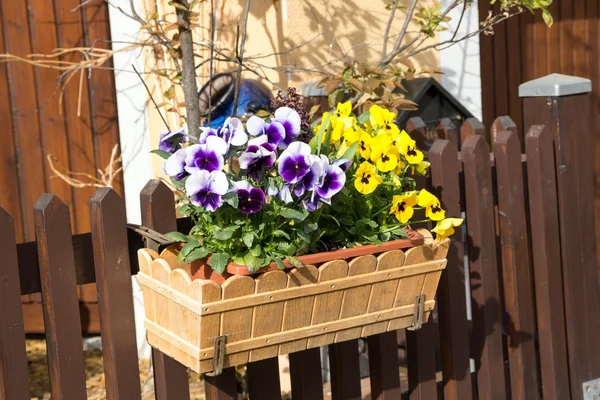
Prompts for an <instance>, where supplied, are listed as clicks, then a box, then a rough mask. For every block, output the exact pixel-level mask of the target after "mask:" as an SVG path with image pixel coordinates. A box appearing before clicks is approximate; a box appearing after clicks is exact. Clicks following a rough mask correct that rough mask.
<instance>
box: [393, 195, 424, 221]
mask: <svg viewBox="0 0 600 400" xmlns="http://www.w3.org/2000/svg"><path fill="white" fill-rule="evenodd" d="M417 201H418V197H417V193H416V192H408V193H405V194H401V195H397V196H394V197H393V198H392V208H390V214H394V215H395V216H396V218H397V219H398V221H400V222H401V223H403V224H406V223H407V222H408V221H409V220H410V219H411V218H412V216H413V214H414V213H415V211H414V209H413V207H414V206H416V205H417Z"/></svg>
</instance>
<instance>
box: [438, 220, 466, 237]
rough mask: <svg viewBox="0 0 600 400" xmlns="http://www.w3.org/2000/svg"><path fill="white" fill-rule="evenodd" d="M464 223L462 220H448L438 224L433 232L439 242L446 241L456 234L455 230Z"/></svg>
mask: <svg viewBox="0 0 600 400" xmlns="http://www.w3.org/2000/svg"><path fill="white" fill-rule="evenodd" d="M462 223H463V219H462V218H446V219H443V220H441V221H440V222H438V223H437V225H436V226H435V228H433V229H432V230H431V231H432V232H434V233H435V234H436V239H437V240H444V239H445V238H447V237H449V236H451V235H452V234H454V228H456V227H459V226H460V225H461V224H462Z"/></svg>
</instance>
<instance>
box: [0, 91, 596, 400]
mask: <svg viewBox="0 0 600 400" xmlns="http://www.w3.org/2000/svg"><path fill="white" fill-rule="evenodd" d="M588 96H589V95H588V94H579V95H573V96H567V97H564V98H545V97H544V98H532V99H526V107H525V114H526V120H527V121H530V122H531V123H530V124H529V125H530V129H529V130H528V132H527V134H526V135H525V148H526V152H525V154H522V153H521V143H520V142H519V138H518V133H517V132H516V131H515V128H514V124H513V123H511V120H510V119H509V118H507V117H504V118H499V119H497V120H496V122H495V127H496V128H497V129H496V130H495V134H494V142H493V145H492V146H491V147H490V146H489V145H488V142H487V141H486V139H485V138H486V137H487V136H488V135H487V134H486V130H485V129H483V128H482V126H481V124H480V123H479V122H478V121H476V120H469V121H467V122H466V123H465V124H464V125H463V126H462V127H460V128H458V127H455V126H453V125H452V124H451V123H450V122H449V121H448V120H443V121H440V124H439V125H438V127H437V128H436V130H435V131H434V132H428V131H427V130H426V129H425V127H424V123H423V121H422V120H420V119H419V118H415V119H411V121H410V123H409V124H408V126H407V129H408V130H409V131H410V134H411V135H412V136H413V137H415V138H420V139H421V140H429V139H430V138H432V137H437V138H439V139H438V140H436V141H435V142H434V143H433V145H432V147H431V148H430V150H429V152H428V157H429V161H430V162H431V174H430V176H429V177H428V178H427V179H424V184H425V185H427V187H429V188H430V189H431V190H432V191H434V192H435V193H437V194H438V195H439V196H440V198H441V199H442V201H443V205H444V206H445V208H446V209H447V210H448V213H449V215H452V216H457V215H460V214H461V213H462V212H464V213H465V214H464V215H465V217H466V225H465V229H464V230H463V231H461V230H457V232H456V233H455V234H454V236H453V244H452V246H451V249H450V252H449V254H448V266H447V268H446V270H445V271H444V273H443V274H442V279H441V282H440V287H439V291H438V295H437V300H438V303H437V310H436V313H435V316H434V318H431V319H430V322H428V323H426V324H424V325H423V327H422V328H421V329H420V330H417V331H407V332H400V331H398V332H391V333H385V334H381V335H376V336H371V337H369V338H367V342H368V354H369V369H370V376H369V381H370V393H371V398H373V399H399V398H404V397H405V396H406V398H410V399H424V400H430V399H435V398H443V399H447V400H450V399H460V400H463V399H540V398H543V399H560V400H562V399H583V398H584V397H583V395H584V390H586V387H585V386H584V385H585V383H586V382H589V381H592V380H593V379H597V378H600V357H598V346H597V345H596V344H595V343H594V340H595V339H594V338H596V337H597V336H596V335H597V332H600V287H599V285H600V282H599V277H598V269H597V260H596V248H595V246H596V245H595V243H596V238H595V231H594V229H593V217H594V204H593V201H594V196H593V189H592V186H591V185H592V182H593V177H592V172H591V170H590V169H589V165H590V162H591V151H592V149H591V146H590V140H591V131H590V130H589V129H587V118H586V117H587V114H586V113H587V112H588V101H589V97H588ZM455 144H458V146H459V147H460V151H458V152H457V148H456V146H455ZM141 202H142V215H143V224H144V225H145V226H146V227H148V228H151V229H154V230H156V231H159V232H167V231H172V230H174V229H176V228H177V227H178V226H180V227H181V226H183V225H185V224H186V223H187V221H186V220H184V219H180V220H177V219H176V214H175V208H174V198H173V194H172V192H171V191H170V190H169V189H168V188H167V186H166V185H164V184H163V183H161V182H159V181H151V182H149V183H148V184H147V185H146V187H145V188H144V190H143V191H142V193H141ZM89 207H90V211H89V214H90V224H91V233H89V234H82V235H72V233H71V228H70V219H69V210H68V207H67V206H66V205H65V203H63V202H62V201H61V200H60V199H59V198H58V197H57V196H55V195H50V194H46V195H43V196H42V197H41V198H40V199H39V200H38V201H37V203H36V204H35V207H34V214H33V215H34V221H35V232H36V238H37V241H36V242H31V243H24V244H19V245H15V235H14V223H13V219H12V218H11V217H10V216H9V215H8V213H6V212H5V211H3V210H2V211H0V253H1V254H2V256H3V266H2V268H0V318H2V323H1V324H0V398H1V399H10V400H13V399H14V400H20V399H29V389H28V387H29V383H28V379H27V358H26V353H25V344H24V334H23V319H22V314H21V305H20V296H21V295H22V294H30V293H37V292H41V294H42V298H43V300H44V303H43V306H44V316H45V325H46V339H47V343H48V362H49V375H50V382H51V391H52V398H55V399H60V398H62V399H69V400H70V399H75V400H76V399H84V398H85V397H86V391H85V376H84V372H83V371H84V369H83V356H82V346H81V329H80V327H81V326H80V318H79V310H78V307H77V304H78V299H77V292H76V285H77V284H84V283H89V282H94V281H96V282H97V285H98V301H99V310H100V316H101V328H102V344H103V353H104V370H105V373H106V390H107V398H108V399H117V398H119V399H140V398H141V392H140V381H139V377H138V372H139V368H138V360H137V352H136V344H135V333H134V323H133V304H132V294H131V282H130V275H131V274H135V273H136V271H137V265H136V257H135V251H136V250H137V249H138V248H140V247H141V246H144V245H148V246H152V245H153V244H152V243H148V244H144V243H142V241H141V238H140V237H139V236H137V234H136V233H134V232H132V231H131V230H128V229H127V225H126V219H125V206H124V202H123V200H122V199H121V198H120V197H119V196H118V195H117V194H116V193H115V192H113V191H112V190H110V189H99V190H98V191H97V192H96V193H95V194H94V196H93V197H92V199H91V201H90V203H89ZM465 255H466V260H467V261H468V262H465V257H464V256H465ZM17 282H19V283H20V284H17ZM465 283H466V284H468V287H469V290H468V294H469V295H468V296H467V295H466V293H467V291H466V290H465ZM19 287H20V290H19ZM467 306H468V307H467ZM399 338H400V341H404V340H405V344H404V346H403V347H404V348H405V349H406V353H407V360H406V367H407V371H408V372H407V378H408V379H407V385H402V384H401V382H402V381H401V379H400V375H401V374H400V369H399V363H400V360H399V357H398V348H399ZM404 338H405V339H404ZM153 360H154V371H155V380H154V382H155V390H156V398H157V399H160V400H185V399H189V398H190V392H189V386H188V375H187V372H186V369H185V367H183V366H182V365H181V364H179V363H177V362H175V361H173V360H172V359H170V358H168V357H166V356H164V355H163V354H161V353H160V352H159V351H154V353H153ZM357 360H358V346H357V342H356V341H355V340H353V341H348V342H343V343H337V344H334V345H331V346H329V361H330V368H331V392H332V398H333V399H359V398H362V397H361V396H362V395H364V393H361V384H360V375H359V371H358V368H359V367H358V361H357ZM471 360H473V361H474V368H473V369H472V368H471V365H470V364H471ZM289 361H290V373H291V382H292V398H293V399H311V400H313V399H322V398H324V394H323V382H322V377H321V373H320V371H321V358H320V354H319V349H311V350H306V351H301V352H298V353H293V354H291V355H290V357H289ZM278 377H279V369H278V359H277V358H272V359H267V360H263V361H260V362H256V363H249V364H247V378H248V383H249V384H248V391H249V396H250V399H253V400H257V399H279V398H281V394H280V383H279V379H278ZM205 387H206V396H207V399H210V400H213V399H219V400H221V399H237V380H236V374H235V371H234V369H233V368H228V369H225V370H223V373H222V374H220V375H218V376H206V377H205ZM594 390H597V389H595V388H594V386H593V385H591V386H590V387H589V391H588V394H592V395H593V394H594ZM590 398H593V397H590Z"/></svg>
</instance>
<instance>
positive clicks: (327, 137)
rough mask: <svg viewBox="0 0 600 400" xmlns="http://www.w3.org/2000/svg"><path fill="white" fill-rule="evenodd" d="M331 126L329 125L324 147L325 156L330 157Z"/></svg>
mask: <svg viewBox="0 0 600 400" xmlns="http://www.w3.org/2000/svg"><path fill="white" fill-rule="evenodd" d="M330 141H331V124H327V133H326V134H325V144H324V145H323V154H325V155H329V146H330V145H331V143H329V142H330Z"/></svg>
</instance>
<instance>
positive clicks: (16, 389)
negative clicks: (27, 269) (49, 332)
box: [0, 208, 31, 400]
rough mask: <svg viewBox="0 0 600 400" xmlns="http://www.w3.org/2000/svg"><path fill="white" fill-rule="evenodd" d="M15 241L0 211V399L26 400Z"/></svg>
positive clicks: (10, 222)
mask: <svg viewBox="0 0 600 400" xmlns="http://www.w3.org/2000/svg"><path fill="white" fill-rule="evenodd" d="M15 239H16V238H15V224H14V220H13V218H12V217H11V216H10V215H9V214H8V213H7V212H6V211H4V209H2V208H0V254H2V259H3V261H2V264H3V265H2V268H0V320H1V321H2V323H1V324H0V398H2V399H15V400H27V399H30V398H31V394H30V392H29V379H28V375H29V371H28V366H27V353H26V352H25V333H24V332H23V315H22V314H21V293H20V291H19V285H18V282H19V272H18V270H17V268H18V262H17V247H16V240H15Z"/></svg>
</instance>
